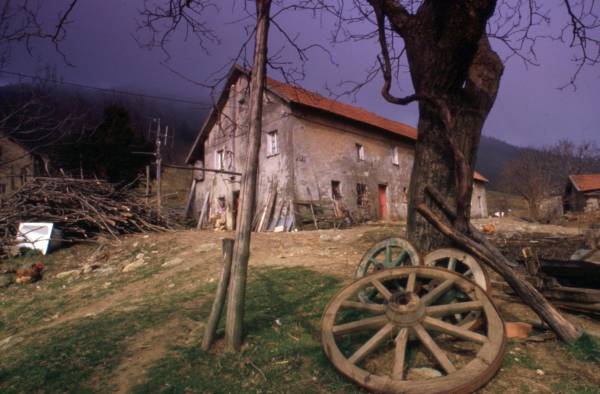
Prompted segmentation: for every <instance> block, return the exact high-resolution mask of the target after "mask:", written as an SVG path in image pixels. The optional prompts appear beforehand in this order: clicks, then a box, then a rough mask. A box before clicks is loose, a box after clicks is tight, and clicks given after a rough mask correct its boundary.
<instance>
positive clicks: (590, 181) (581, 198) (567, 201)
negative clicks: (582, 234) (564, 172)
mask: <svg viewBox="0 0 600 394" xmlns="http://www.w3.org/2000/svg"><path fill="white" fill-rule="evenodd" d="M563 201H564V205H565V210H567V211H575V212H592V211H598V210H600V174H581V175H569V182H568V183H567V187H566V189H565V195H564V197H563Z"/></svg>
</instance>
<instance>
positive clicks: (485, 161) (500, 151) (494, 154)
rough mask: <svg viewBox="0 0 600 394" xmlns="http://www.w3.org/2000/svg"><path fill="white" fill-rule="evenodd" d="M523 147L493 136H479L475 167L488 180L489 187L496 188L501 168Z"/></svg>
mask: <svg viewBox="0 0 600 394" xmlns="http://www.w3.org/2000/svg"><path fill="white" fill-rule="evenodd" d="M523 149H524V148H521V147H518V146H515V145H511V144H509V143H508V142H504V141H502V140H499V139H497V138H494V137H488V136H485V135H482V136H481V142H480V143H479V152H478V153H477V164H476V165H475V168H476V169H477V171H479V172H480V173H481V174H483V175H484V176H485V177H486V178H488V179H489V180H490V183H489V185H488V187H489V188H490V189H492V190H498V181H499V178H500V172H501V171H502V168H503V167H504V166H505V165H506V163H508V162H509V161H510V160H513V159H514V158H516V157H517V155H518V154H519V153H520V152H521V150H523Z"/></svg>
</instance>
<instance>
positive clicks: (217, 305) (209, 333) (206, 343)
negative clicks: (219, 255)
mask: <svg viewBox="0 0 600 394" xmlns="http://www.w3.org/2000/svg"><path fill="white" fill-rule="evenodd" d="M232 258H233V239H230V238H225V239H223V267H222V268H221V275H220V276H219V284H218V285H217V292H216V294H215V300H214V301H213V305H212V309H211V310H210V315H209V317H208V323H206V328H205V330H204V336H203V337H202V350H204V351H207V350H208V349H210V347H211V345H212V343H213V341H214V338H215V334H216V332H217V326H218V325H219V320H221V314H222V313H223V306H224V305H225V296H226V295H227V288H228V286H229V277H230V275H231V259H232Z"/></svg>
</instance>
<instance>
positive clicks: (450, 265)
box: [423, 248, 491, 329]
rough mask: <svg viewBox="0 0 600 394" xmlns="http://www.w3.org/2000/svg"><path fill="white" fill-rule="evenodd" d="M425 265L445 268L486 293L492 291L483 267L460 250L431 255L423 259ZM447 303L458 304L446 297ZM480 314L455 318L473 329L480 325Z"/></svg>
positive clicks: (435, 251) (472, 313) (444, 249)
mask: <svg viewBox="0 0 600 394" xmlns="http://www.w3.org/2000/svg"><path fill="white" fill-rule="evenodd" d="M423 262H424V265H426V266H430V267H438V268H444V269H447V270H449V271H453V272H456V273H459V274H461V275H463V276H465V277H466V278H467V279H469V280H471V281H473V282H475V283H476V284H478V285H479V286H480V287H481V288H482V289H483V290H485V291H486V292H488V293H489V292H490V291H491V284H490V279H489V276H488V274H487V272H486V271H485V269H484V268H483V266H482V265H481V264H480V263H479V262H478V261H477V260H476V259H475V258H474V257H473V256H471V255H470V254H468V253H465V252H463V251H462V250H459V249H453V248H443V249H437V250H434V251H432V252H431V253H429V254H428V255H427V256H425V258H424V259H423ZM445 301H446V303H452V302H456V300H454V299H452V297H450V296H448V297H446V300H445ZM479 316H480V312H479V311H473V312H470V313H461V314H456V315H455V316H454V318H455V320H456V322H458V323H459V324H461V325H462V326H464V327H466V328H468V329H472V328H474V327H475V326H476V325H477V324H479V322H478V320H479Z"/></svg>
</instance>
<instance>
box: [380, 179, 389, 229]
mask: <svg viewBox="0 0 600 394" xmlns="http://www.w3.org/2000/svg"><path fill="white" fill-rule="evenodd" d="M386 191H387V185H379V218H380V219H383V220H385V219H387V217H388V213H387V199H386Z"/></svg>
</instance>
